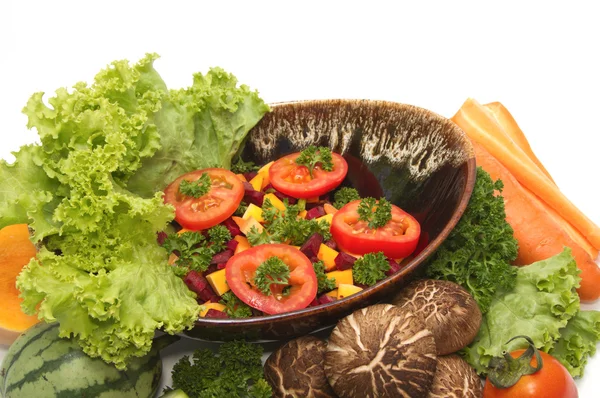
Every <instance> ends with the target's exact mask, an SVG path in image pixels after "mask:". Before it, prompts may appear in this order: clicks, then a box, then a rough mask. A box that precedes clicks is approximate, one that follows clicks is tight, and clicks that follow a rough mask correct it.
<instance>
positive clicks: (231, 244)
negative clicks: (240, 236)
mask: <svg viewBox="0 0 600 398" xmlns="http://www.w3.org/2000/svg"><path fill="white" fill-rule="evenodd" d="M239 244H240V242H238V241H237V240H235V239H231V240H230V241H229V242H227V245H226V246H227V248H228V249H229V250H233V251H234V252H235V249H237V246H238V245H239Z"/></svg>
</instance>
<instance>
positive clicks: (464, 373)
mask: <svg viewBox="0 0 600 398" xmlns="http://www.w3.org/2000/svg"><path fill="white" fill-rule="evenodd" d="M482 396H483V387H482V385H481V379H480V378H479V376H477V373H476V372H475V369H473V368H472V367H471V366H470V365H469V364H468V363H467V362H466V361H465V360H464V359H462V358H461V357H459V356H458V355H456V354H453V355H445V356H443V357H438V359H437V368H436V371H435V377H434V379H433V384H432V386H431V391H430V392H429V397H428V398H481V397H482Z"/></svg>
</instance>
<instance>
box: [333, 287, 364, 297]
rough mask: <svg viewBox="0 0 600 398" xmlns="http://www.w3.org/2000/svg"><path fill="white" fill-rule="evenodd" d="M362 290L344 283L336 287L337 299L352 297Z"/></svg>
mask: <svg viewBox="0 0 600 398" xmlns="http://www.w3.org/2000/svg"><path fill="white" fill-rule="evenodd" d="M361 290H362V288H361V287H358V286H355V285H347V284H345V283H340V285H339V286H338V295H337V298H338V300H339V299H343V298H344V297H348V296H352V295H353V294H356V293H358V292H360V291H361Z"/></svg>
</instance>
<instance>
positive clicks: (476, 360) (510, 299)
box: [464, 248, 580, 374]
mask: <svg viewBox="0 0 600 398" xmlns="http://www.w3.org/2000/svg"><path fill="white" fill-rule="evenodd" d="M578 273H579V270H578V269H577V264H576V263H575V260H574V259H573V257H572V256H571V250H570V249H568V248H566V249H565V250H564V251H563V252H562V253H560V254H557V255H556V256H554V257H551V258H549V259H546V260H543V261H538V262H536V263H533V264H531V265H528V266H525V267H520V268H518V271H517V277H516V283H515V286H514V288H513V289H507V290H499V291H497V292H496V294H495V296H494V297H493V300H492V301H491V303H490V306H489V310H488V312H487V314H485V315H484V317H483V320H482V324H481V328H480V329H479V333H478V335H477V337H475V340H474V341H473V343H471V344H470V345H469V346H468V347H467V348H465V350H464V355H465V359H466V360H467V361H468V362H469V363H470V364H471V365H472V366H473V367H474V368H475V369H476V370H477V372H478V373H481V374H485V372H486V367H487V366H488V364H489V361H490V359H491V358H492V357H498V356H501V355H502V351H503V350H504V349H506V350H507V351H509V352H511V351H514V350H516V349H518V348H524V347H525V345H524V344H525V343H524V342H523V341H522V340H513V341H511V342H510V343H509V344H508V345H505V343H506V342H507V341H509V340H510V339H512V338H513V337H514V336H529V337H530V338H531V339H532V340H533V342H534V344H535V346H536V347H537V348H539V349H541V350H543V351H546V352H547V351H549V350H550V349H551V348H552V347H553V346H554V344H555V341H556V340H557V339H559V338H560V337H561V329H562V328H564V327H565V326H566V325H567V322H568V321H569V319H571V318H572V317H573V316H575V314H576V313H577V311H578V310H579V296H578V295H577V292H576V288H577V287H579V281H580V278H579V276H578Z"/></svg>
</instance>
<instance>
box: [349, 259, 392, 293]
mask: <svg viewBox="0 0 600 398" xmlns="http://www.w3.org/2000/svg"><path fill="white" fill-rule="evenodd" d="M389 270H390V263H389V262H388V260H387V258H386V257H385V255H384V254H383V253H382V252H377V253H367V254H365V255H364V256H362V257H361V258H359V259H358V260H356V261H355V262H354V266H353V267H352V276H353V277H354V281H355V282H357V283H360V284H362V285H367V286H373V285H374V284H376V283H377V282H379V281H380V280H382V279H384V278H385V276H386V275H385V273H386V272H387V271H389Z"/></svg>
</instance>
